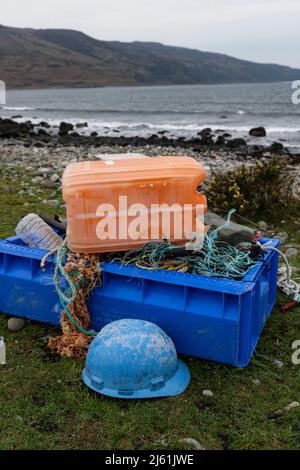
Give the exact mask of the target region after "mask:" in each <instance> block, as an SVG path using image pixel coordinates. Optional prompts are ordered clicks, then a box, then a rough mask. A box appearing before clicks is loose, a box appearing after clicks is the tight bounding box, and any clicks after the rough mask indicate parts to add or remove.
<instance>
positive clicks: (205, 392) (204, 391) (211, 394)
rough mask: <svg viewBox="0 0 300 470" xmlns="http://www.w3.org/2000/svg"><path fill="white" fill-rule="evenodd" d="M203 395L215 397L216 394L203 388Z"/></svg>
mask: <svg viewBox="0 0 300 470" xmlns="http://www.w3.org/2000/svg"><path fill="white" fill-rule="evenodd" d="M202 395H203V396H204V397H213V396H214V394H213V392H212V391H211V390H203V391H202Z"/></svg>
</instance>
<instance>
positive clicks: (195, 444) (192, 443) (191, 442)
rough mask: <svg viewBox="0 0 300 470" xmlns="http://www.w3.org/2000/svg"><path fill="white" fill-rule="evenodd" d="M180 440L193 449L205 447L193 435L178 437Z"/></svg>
mask: <svg viewBox="0 0 300 470" xmlns="http://www.w3.org/2000/svg"><path fill="white" fill-rule="evenodd" d="M180 442H185V443H186V444H189V445H190V446H192V447H194V449H195V450H206V449H205V447H203V445H202V444H200V442H198V441H197V440H196V439H194V438H193V437H185V438H184V439H180Z"/></svg>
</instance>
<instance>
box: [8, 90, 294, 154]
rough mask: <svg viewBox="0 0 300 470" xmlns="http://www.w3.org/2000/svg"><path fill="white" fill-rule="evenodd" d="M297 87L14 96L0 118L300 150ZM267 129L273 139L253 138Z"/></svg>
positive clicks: (22, 93) (38, 92)
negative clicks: (202, 135)
mask: <svg viewBox="0 0 300 470" xmlns="http://www.w3.org/2000/svg"><path fill="white" fill-rule="evenodd" d="M294 92H295V89H293V88H292V83H291V82H281V83H253V84H226V85H182V86H155V87H154V86H149V87H108V88H85V89H44V90H9V91H8V92H7V100H6V104H5V106H2V108H0V116H2V117H12V116H16V115H19V116H22V118H18V119H19V120H26V119H31V120H33V122H39V121H41V120H45V121H48V122H49V123H51V124H52V125H56V126H57V125H58V124H59V123H60V122H61V121H62V120H66V121H69V122H72V123H74V124H76V123H79V122H81V123H82V122H87V123H88V127H83V128H80V129H77V131H78V132H80V133H83V134H87V135H89V134H90V133H91V132H93V131H96V132H98V134H99V135H106V136H119V135H125V136H128V137H130V136H144V137H149V136H150V135H152V134H158V133H160V134H161V135H162V134H163V135H166V136H167V137H170V138H176V137H186V138H191V137H195V136H196V135H197V133H198V132H199V131H200V130H201V129H203V128H205V127H211V128H212V130H213V131H215V132H216V134H218V133H221V132H227V133H229V134H231V135H232V137H244V138H247V139H248V140H249V141H250V142H251V143H261V144H265V145H268V144H270V143H272V142H274V141H280V142H281V143H283V144H284V145H286V146H288V147H292V148H294V149H296V150H297V148H300V104H299V105H297V104H293V101H292V95H293V93H294ZM257 126H264V127H265V128H266V130H267V137H266V138H261V139H255V138H250V137H249V135H248V134H249V130H250V129H251V128H252V127H257Z"/></svg>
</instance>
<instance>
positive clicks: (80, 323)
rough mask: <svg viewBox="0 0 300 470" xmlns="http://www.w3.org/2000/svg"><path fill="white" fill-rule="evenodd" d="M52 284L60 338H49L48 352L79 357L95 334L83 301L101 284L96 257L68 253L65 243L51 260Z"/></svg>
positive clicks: (99, 268)
mask: <svg viewBox="0 0 300 470" xmlns="http://www.w3.org/2000/svg"><path fill="white" fill-rule="evenodd" d="M54 282H55V287H56V291H57V293H58V296H59V299H60V302H61V304H62V307H63V315H62V319H61V327H62V331H63V335H62V336H56V337H52V338H50V339H49V342H48V348H49V350H50V351H51V352H53V353H56V354H60V355H62V356H69V357H71V356H75V357H83V356H85V355H86V351H87V350H88V347H89V345H90V342H91V340H92V338H93V336H94V335H95V334H97V333H96V332H94V331H91V330H89V329H88V328H89V326H90V315H89V312H88V308H87V300H88V297H89V294H90V292H91V291H92V290H93V289H94V288H95V287H96V285H98V284H100V282H101V267H100V262H99V258H98V257H97V256H96V255H88V254H74V253H71V252H69V250H68V248H67V246H66V242H65V243H64V244H63V245H62V246H61V247H60V248H59V250H58V252H57V256H56V261H55V271H54Z"/></svg>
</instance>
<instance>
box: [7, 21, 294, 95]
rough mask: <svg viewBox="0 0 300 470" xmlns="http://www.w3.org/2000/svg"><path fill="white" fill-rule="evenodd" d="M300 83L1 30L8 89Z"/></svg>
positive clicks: (51, 32) (214, 63) (72, 34)
mask: <svg viewBox="0 0 300 470" xmlns="http://www.w3.org/2000/svg"><path fill="white" fill-rule="evenodd" d="M296 79H300V70H296V69H293V68H290V67H283V66H279V65H274V64H258V63H254V62H249V61H245V60H239V59H235V58H233V57H229V56H227V55H223V54H215V53H210V52H201V51H198V50H194V49H186V48H183V47H172V46H164V45H163V44H159V43H154V42H153V43H152V42H132V43H124V42H118V41H99V40H96V39H93V38H91V37H89V36H87V35H86V34H83V33H81V32H78V31H72V30H64V29H44V30H43V29H21V28H12V27H6V26H1V25H0V80H4V81H5V82H6V83H7V86H8V87H9V88H45V87H98V86H108V85H170V84H176V85H180V84H197V83H238V82H240V83H243V82H252V83H254V82H275V81H289V80H296Z"/></svg>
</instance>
